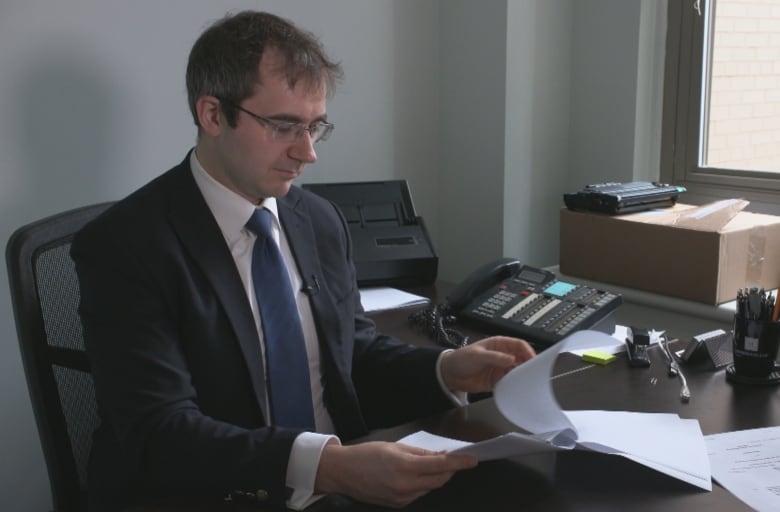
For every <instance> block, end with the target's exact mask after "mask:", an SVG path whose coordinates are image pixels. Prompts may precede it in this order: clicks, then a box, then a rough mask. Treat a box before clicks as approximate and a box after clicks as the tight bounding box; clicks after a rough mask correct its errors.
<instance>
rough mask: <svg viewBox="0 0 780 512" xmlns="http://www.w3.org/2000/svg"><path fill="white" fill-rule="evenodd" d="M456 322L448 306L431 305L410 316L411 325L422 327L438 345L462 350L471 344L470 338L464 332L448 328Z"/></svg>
mask: <svg viewBox="0 0 780 512" xmlns="http://www.w3.org/2000/svg"><path fill="white" fill-rule="evenodd" d="M453 322H455V316H454V315H452V314H450V312H449V307H448V306H447V305H446V304H431V305H430V306H428V307H426V308H423V309H421V310H419V311H415V312H414V313H412V314H411V315H409V323H410V324H412V325H413V326H418V327H422V328H423V329H424V330H425V331H426V332H427V333H428V336H430V337H431V338H432V339H433V340H434V341H436V343H438V344H439V345H443V346H445V347H448V348H461V347H465V346H466V345H468V343H469V337H468V336H466V335H465V334H463V333H462V332H460V331H458V330H456V329H452V328H449V327H446V324H451V323H453Z"/></svg>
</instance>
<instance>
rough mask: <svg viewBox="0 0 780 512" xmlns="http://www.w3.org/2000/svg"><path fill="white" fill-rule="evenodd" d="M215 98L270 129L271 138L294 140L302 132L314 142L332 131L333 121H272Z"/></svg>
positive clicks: (325, 138)
mask: <svg viewBox="0 0 780 512" xmlns="http://www.w3.org/2000/svg"><path fill="white" fill-rule="evenodd" d="M217 99H218V100H219V101H220V103H224V104H225V105H229V106H231V107H233V108H236V109H238V110H240V111H241V112H244V113H245V114H249V115H250V116H252V117H253V118H254V119H255V121H257V122H258V123H260V124H262V125H263V126H267V127H268V128H270V129H271V138H272V139H274V140H279V141H282V142H290V143H291V142H295V141H297V140H298V139H300V138H301V135H303V134H304V132H306V133H308V134H309V138H311V139H312V140H313V141H314V142H322V141H326V140H328V137H330V134H331V133H333V129H334V128H335V126H334V125H333V123H327V122H325V121H319V122H317V123H314V124H311V125H309V126H306V125H304V124H301V123H291V122H287V121H274V120H272V119H268V118H267V117H263V116H259V115H257V114H255V113H254V112H250V111H249V110H247V109H245V108H243V107H241V106H240V105H237V104H236V103H233V102H232V101H228V100H226V99H224V98H220V97H218V96H217Z"/></svg>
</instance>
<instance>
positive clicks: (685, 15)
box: [660, 0, 780, 213]
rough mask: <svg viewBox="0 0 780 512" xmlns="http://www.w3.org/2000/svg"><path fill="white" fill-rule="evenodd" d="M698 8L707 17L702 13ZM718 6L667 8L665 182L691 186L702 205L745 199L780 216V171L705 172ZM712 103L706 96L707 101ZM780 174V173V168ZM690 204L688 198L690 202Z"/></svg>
mask: <svg viewBox="0 0 780 512" xmlns="http://www.w3.org/2000/svg"><path fill="white" fill-rule="evenodd" d="M697 5H698V7H699V9H701V15H699V13H698V12H697ZM711 8H712V10H713V11H714V5H713V4H712V2H711V1H710V0H698V2H694V1H690V2H689V1H681V0H669V2H668V9H667V33H666V59H665V66H664V93H663V97H664V103H663V121H662V128H661V130H662V132H661V169H660V177H661V180H662V181H664V182H668V183H674V184H676V185H681V186H684V187H686V189H687V190H688V192H689V194H688V195H689V196H690V197H692V198H695V199H696V200H697V202H706V201H708V200H715V199H720V198H724V197H735V196H736V197H741V198H744V199H747V200H749V201H751V203H756V205H755V206H754V207H753V208H750V209H753V210H756V211H767V212H773V211H774V212H775V213H778V211H780V206H778V203H780V172H766V171H757V170H734V169H723V168H717V167H702V166H701V165H700V164H699V162H700V155H702V154H704V148H702V147H700V146H701V144H700V140H704V143H705V144H706V137H703V138H702V139H700V137H699V135H700V129H701V130H706V129H707V126H706V122H705V123H701V127H700V122H699V120H700V119H701V114H702V111H703V109H705V108H706V107H707V105H705V101H703V99H702V95H703V85H704V84H703V83H702V82H703V80H704V79H703V77H704V73H703V71H704V66H705V65H707V66H709V63H705V62H704V59H703V58H702V54H703V51H704V48H705V45H704V41H705V37H707V38H708V41H707V42H708V45H711V42H712V30H711V27H712V25H713V23H714V12H712V13H711V12H710V9H711ZM707 98H708V95H707V96H704V100H706V99H707ZM778 171H780V169H778ZM686 200H687V198H686Z"/></svg>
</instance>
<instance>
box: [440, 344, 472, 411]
mask: <svg viewBox="0 0 780 512" xmlns="http://www.w3.org/2000/svg"><path fill="white" fill-rule="evenodd" d="M452 351H453V349H447V350H445V351H443V352H442V353H441V354H439V358H438V359H437V360H436V378H437V379H438V380H439V386H441V389H442V391H444V394H445V395H447V396H448V397H449V399H450V401H451V402H452V403H453V404H455V405H457V406H462V405H468V403H469V396H468V393H466V392H465V391H455V390H452V389H449V388H448V387H447V385H446V384H445V383H444V378H442V376H441V358H442V356H444V354H446V353H447V352H452Z"/></svg>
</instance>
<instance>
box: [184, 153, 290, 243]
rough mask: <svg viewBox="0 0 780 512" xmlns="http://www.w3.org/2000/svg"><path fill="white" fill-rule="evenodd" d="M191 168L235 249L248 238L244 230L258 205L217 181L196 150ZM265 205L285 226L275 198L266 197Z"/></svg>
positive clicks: (263, 204)
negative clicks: (244, 238) (241, 239)
mask: <svg viewBox="0 0 780 512" xmlns="http://www.w3.org/2000/svg"><path fill="white" fill-rule="evenodd" d="M190 167H191V168H192V176H193V178H194V179H195V183H196V184H197V185H198V188H199V189H200V192H201V194H203V198H204V199H205V200H206V204H207V205H208V207H209V209H210V210H211V213H212V215H214V218H215V219H216V220H217V224H218V225H219V228H220V230H221V231H222V234H223V236H224V237H225V240H226V241H227V243H228V245H230V246H231V247H232V246H233V244H234V243H236V241H237V240H238V239H240V238H241V237H244V236H246V232H245V230H244V228H245V226H246V223H247V221H248V220H249V217H251V216H252V213H254V211H255V208H257V206H255V205H254V204H252V203H251V202H250V201H247V200H246V199H245V198H243V197H241V196H240V195H238V194H236V193H235V192H233V191H232V190H230V189H228V188H227V187H225V186H224V185H223V184H221V183H220V182H218V181H217V180H215V179H214V178H213V177H212V176H211V175H210V174H209V173H208V172H206V169H204V168H203V166H202V165H201V164H200V162H199V161H198V157H197V155H196V154H195V151H194V150H193V151H192V153H191V154H190ZM261 206H262V207H264V208H267V209H268V210H269V211H270V212H271V214H272V215H273V217H274V218H275V219H276V225H277V226H279V225H281V224H280V223H279V211H278V207H277V203H276V198H275V197H269V198H266V199H265V200H263V203H262V204H261Z"/></svg>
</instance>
